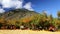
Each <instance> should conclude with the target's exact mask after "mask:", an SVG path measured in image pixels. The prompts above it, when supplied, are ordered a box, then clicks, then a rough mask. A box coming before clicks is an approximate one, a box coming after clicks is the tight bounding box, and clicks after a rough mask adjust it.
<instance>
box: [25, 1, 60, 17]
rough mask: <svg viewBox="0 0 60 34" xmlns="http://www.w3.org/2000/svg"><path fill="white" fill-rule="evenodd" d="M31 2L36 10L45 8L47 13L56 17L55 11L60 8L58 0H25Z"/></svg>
mask: <svg viewBox="0 0 60 34" xmlns="http://www.w3.org/2000/svg"><path fill="white" fill-rule="evenodd" d="M26 1H27V2H31V3H32V7H33V9H34V10H35V11H37V12H42V10H46V11H47V14H52V15H53V17H57V11H59V10H60V0H26Z"/></svg>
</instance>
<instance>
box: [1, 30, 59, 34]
mask: <svg viewBox="0 0 60 34" xmlns="http://www.w3.org/2000/svg"><path fill="white" fill-rule="evenodd" d="M0 34H60V32H48V31H32V30H0Z"/></svg>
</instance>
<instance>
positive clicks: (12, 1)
mask: <svg viewBox="0 0 60 34" xmlns="http://www.w3.org/2000/svg"><path fill="white" fill-rule="evenodd" d="M22 4H23V0H2V5H3V8H11V7H15V8H22Z"/></svg>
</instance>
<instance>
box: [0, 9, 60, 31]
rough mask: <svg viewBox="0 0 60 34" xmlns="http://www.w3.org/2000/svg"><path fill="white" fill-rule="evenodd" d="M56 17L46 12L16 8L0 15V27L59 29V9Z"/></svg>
mask: <svg viewBox="0 0 60 34" xmlns="http://www.w3.org/2000/svg"><path fill="white" fill-rule="evenodd" d="M57 16H58V18H54V17H53V16H52V15H47V13H46V12H44V11H43V12H42V13H37V12H34V11H28V10H26V9H16V10H11V11H9V12H5V13H4V14H1V16H0V29H1V28H2V29H5V28H6V26H7V29H16V28H17V29H20V28H21V27H20V26H24V28H23V29H32V30H42V29H44V30H59V29H60V11H58V12H57Z"/></svg>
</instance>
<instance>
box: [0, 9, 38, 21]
mask: <svg viewBox="0 0 60 34" xmlns="http://www.w3.org/2000/svg"><path fill="white" fill-rule="evenodd" d="M38 14H39V13H37V12H35V11H29V10H27V9H15V10H10V11H8V12H5V13H3V14H0V18H3V20H6V21H8V20H13V21H14V20H15V21H19V20H20V19H23V18H28V17H29V18H30V17H31V16H34V15H38ZM0 21H1V19H0Z"/></svg>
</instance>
